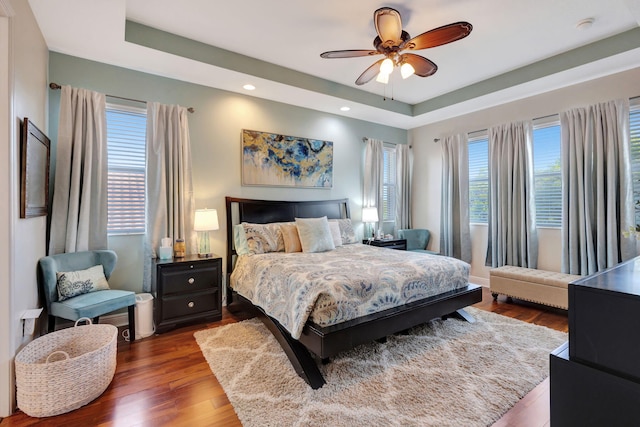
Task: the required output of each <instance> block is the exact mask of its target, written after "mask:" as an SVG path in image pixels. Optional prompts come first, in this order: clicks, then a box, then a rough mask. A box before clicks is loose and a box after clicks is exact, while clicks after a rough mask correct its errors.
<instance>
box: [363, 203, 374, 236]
mask: <svg viewBox="0 0 640 427" xmlns="http://www.w3.org/2000/svg"><path fill="white" fill-rule="evenodd" d="M362 222H364V223H365V224H370V227H371V233H367V234H366V235H367V236H370V237H372V238H373V237H375V231H374V230H375V227H374V226H373V224H375V223H376V222H378V208H376V207H375V206H368V207H365V208H362Z"/></svg>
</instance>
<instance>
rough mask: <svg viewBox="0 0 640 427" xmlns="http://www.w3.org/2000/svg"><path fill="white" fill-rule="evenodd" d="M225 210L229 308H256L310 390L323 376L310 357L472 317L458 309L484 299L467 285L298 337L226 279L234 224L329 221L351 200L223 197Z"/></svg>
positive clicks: (345, 211) (309, 327) (309, 329)
mask: <svg viewBox="0 0 640 427" xmlns="http://www.w3.org/2000/svg"><path fill="white" fill-rule="evenodd" d="M226 210H227V277H226V278H227V281H226V283H227V307H228V309H229V310H230V311H232V312H233V311H236V310H243V311H250V312H254V313H255V314H256V315H257V316H258V317H259V318H260V320H261V321H262V322H263V323H264V324H265V326H266V327H267V328H268V329H269V330H270V331H271V333H272V334H273V335H274V336H275V338H276V339H277V340H278V342H279V343H280V345H281V346H282V348H283V350H284V351H285V353H286V355H287V357H288V358H289V360H290V361H291V364H292V365H293V367H294V369H295V371H296V373H297V374H298V375H300V377H302V378H303V379H304V380H305V381H306V382H307V383H308V384H309V385H310V386H311V387H312V388H314V389H317V388H320V387H322V386H323V385H324V384H325V380H324V378H323V377H322V374H321V372H320V370H319V368H318V364H317V361H316V359H315V358H314V357H313V355H315V356H316V357H318V358H320V359H322V361H323V362H326V361H328V358H329V357H332V356H335V355H336V354H337V353H339V352H341V351H344V350H348V349H351V348H353V347H356V346H358V345H360V344H364V343H367V342H371V341H373V340H377V339H382V338H384V337H386V336H388V335H391V334H394V333H397V332H400V331H403V330H405V329H408V328H411V327H413V326H416V325H420V324H422V323H425V322H428V321H429V320H431V319H435V318H437V317H441V316H447V315H457V316H459V317H462V318H464V319H466V320H468V321H473V318H471V316H469V315H468V314H467V313H466V312H464V310H462V308H464V307H467V306H469V305H472V304H475V303H477V302H480V301H482V289H481V287H480V286H478V285H473V284H468V285H467V286H466V287H464V288H461V289H456V290H453V291H448V292H445V293H443V294H440V295H435V296H432V297H429V298H425V299H422V300H419V301H414V302H411V303H408V304H405V305H402V306H400V307H395V308H391V309H388V310H384V311H381V312H379V313H374V314H370V315H367V316H364V317H360V318H358V319H354V320H350V321H347V322H342V323H339V324H336V325H332V326H326V327H322V326H319V325H317V324H315V323H313V322H311V321H309V322H307V324H306V325H305V327H304V329H303V331H302V335H301V336H300V339H299V340H296V339H294V338H292V337H291V335H290V334H289V332H288V331H287V330H286V329H285V328H284V327H283V326H282V325H281V324H280V323H279V322H278V321H277V320H275V319H273V318H272V317H270V316H269V315H267V314H266V313H265V312H264V310H262V308H261V307H257V306H254V305H253V304H252V303H251V302H250V301H249V300H248V299H246V298H244V297H243V296H242V295H239V294H238V293H236V292H235V291H234V290H233V289H231V288H230V286H229V283H230V281H229V277H230V275H231V272H232V271H233V266H234V263H235V258H236V256H237V255H236V251H235V248H234V247H233V246H234V245H233V226H234V225H235V224H239V223H240V222H251V223H259V224H265V223H269V222H285V221H294V220H295V218H296V217H297V218H313V217H322V216H325V215H326V216H327V217H328V218H330V219H339V218H349V200H348V199H340V200H321V201H299V202H285V201H275V200H252V199H240V198H234V197H226ZM312 354H313V355H312Z"/></svg>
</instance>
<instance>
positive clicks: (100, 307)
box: [38, 250, 136, 341]
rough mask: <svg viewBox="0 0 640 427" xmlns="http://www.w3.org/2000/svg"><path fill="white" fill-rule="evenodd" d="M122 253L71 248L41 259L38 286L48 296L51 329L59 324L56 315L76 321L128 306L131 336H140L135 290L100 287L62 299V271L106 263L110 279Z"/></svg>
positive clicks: (51, 330)
mask: <svg viewBox="0 0 640 427" xmlns="http://www.w3.org/2000/svg"><path fill="white" fill-rule="evenodd" d="M117 259H118V256H117V255H116V253H115V252H113V251H110V250H96V251H84V252H70V253H64V254H58V255H51V256H46V257H43V258H40V260H39V261H38V286H39V287H40V291H41V292H42V295H43V297H44V302H45V305H46V307H47V312H48V314H49V324H48V330H49V332H53V331H54V330H55V326H56V317H60V318H63V319H67V320H73V321H76V320H78V319H80V318H81V317H88V318H90V319H93V322H94V323H98V322H99V321H100V316H102V315H103V314H107V313H110V312H112V311H115V310H119V309H121V308H125V307H127V310H128V314H129V337H130V340H131V341H134V340H135V337H136V326H135V325H136V323H135V310H134V309H135V305H136V296H135V293H134V292H131V291H122V290H117V289H108V290H99V291H94V292H89V293H86V294H82V295H77V296H74V297H72V298H69V299H65V300H64V301H58V289H57V284H58V279H57V276H56V273H57V272H59V271H78V270H85V269H87V268H90V267H93V266H96V265H102V267H103V269H104V275H105V277H106V278H107V279H109V277H110V276H111V273H112V272H113V270H114V268H115V266H116V261H117Z"/></svg>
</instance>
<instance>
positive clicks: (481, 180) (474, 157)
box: [469, 135, 489, 224]
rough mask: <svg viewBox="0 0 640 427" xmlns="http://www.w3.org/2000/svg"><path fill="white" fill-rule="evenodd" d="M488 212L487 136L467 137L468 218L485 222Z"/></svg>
mask: <svg viewBox="0 0 640 427" xmlns="http://www.w3.org/2000/svg"><path fill="white" fill-rule="evenodd" d="M488 214H489V138H488V137H487V135H483V136H478V137H475V138H473V137H469V220H470V222H472V223H479V224H486V223H487V218H488Z"/></svg>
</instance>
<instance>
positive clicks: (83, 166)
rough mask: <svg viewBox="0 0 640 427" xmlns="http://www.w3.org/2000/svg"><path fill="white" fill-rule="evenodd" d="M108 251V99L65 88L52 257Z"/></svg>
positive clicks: (52, 235)
mask: <svg viewBox="0 0 640 427" xmlns="http://www.w3.org/2000/svg"><path fill="white" fill-rule="evenodd" d="M106 248H107V117H106V102H105V95H104V94H102V93H97V92H92V91H89V90H86V89H76V88H72V87H70V86H62V91H61V94H60V118H59V125H58V145H57V151H56V182H55V188H54V193H53V206H52V208H51V234H50V238H49V255H54V254H59V253H65V252H79V251H86V250H93V249H106Z"/></svg>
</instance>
